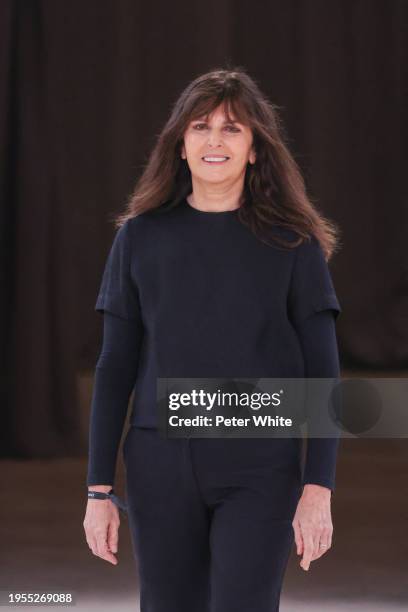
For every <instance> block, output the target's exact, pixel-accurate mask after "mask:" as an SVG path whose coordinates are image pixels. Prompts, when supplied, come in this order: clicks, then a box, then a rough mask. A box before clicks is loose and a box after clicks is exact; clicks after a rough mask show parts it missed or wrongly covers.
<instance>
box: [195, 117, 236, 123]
mask: <svg viewBox="0 0 408 612" xmlns="http://www.w3.org/2000/svg"><path fill="white" fill-rule="evenodd" d="M192 121H205V118H204V117H199V118H198V119H192ZM223 123H224V125H225V124H226V123H240V121H238V120H237V119H231V120H230V121H228V119H226V120H225V121H223Z"/></svg>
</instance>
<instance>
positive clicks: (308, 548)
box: [300, 533, 314, 571]
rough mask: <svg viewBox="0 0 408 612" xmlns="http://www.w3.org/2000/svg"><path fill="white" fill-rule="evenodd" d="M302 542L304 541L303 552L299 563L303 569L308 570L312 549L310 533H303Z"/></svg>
mask: <svg viewBox="0 0 408 612" xmlns="http://www.w3.org/2000/svg"><path fill="white" fill-rule="evenodd" d="M303 542H304V552H303V558H302V560H301V562H300V565H301V566H302V567H303V569H304V570H306V571H307V570H308V569H309V566H310V562H311V560H312V556H313V551H314V541H313V537H312V534H311V533H308V534H306V535H305V534H303Z"/></svg>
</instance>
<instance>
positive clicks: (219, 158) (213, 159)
mask: <svg viewBox="0 0 408 612" xmlns="http://www.w3.org/2000/svg"><path fill="white" fill-rule="evenodd" d="M202 159H203V161H205V162H206V163H207V164H223V163H224V162H226V161H228V160H229V157H227V156H226V155H205V156H204V157H202Z"/></svg>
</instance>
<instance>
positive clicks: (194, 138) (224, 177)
mask: <svg viewBox="0 0 408 612" xmlns="http://www.w3.org/2000/svg"><path fill="white" fill-rule="evenodd" d="M232 119H233V117H232ZM252 145H253V137H252V132H251V129H250V128H249V127H248V126H246V125H243V124H241V123H239V122H233V123H231V122H228V121H227V118H226V116H225V114H224V110H223V108H222V106H219V107H218V108H216V109H215V110H214V111H213V112H212V114H211V115H210V117H209V118H208V119H207V120H206V119H205V118H204V117H200V118H199V119H195V120H193V121H191V122H190V124H189V126H188V127H187V129H186V131H185V133H184V143H183V146H182V149H181V157H182V158H183V159H186V160H187V163H188V166H189V168H190V172H191V174H192V176H193V178H194V179H196V180H200V181H204V182H209V183H221V182H222V183H229V182H234V181H236V180H237V179H239V178H240V177H241V178H242V177H243V176H244V175H245V170H246V166H247V164H248V163H251V164H253V163H255V157H256V156H255V151H254V149H253V146H252ZM225 157H226V158H227V159H225ZM218 158H219V159H218Z"/></svg>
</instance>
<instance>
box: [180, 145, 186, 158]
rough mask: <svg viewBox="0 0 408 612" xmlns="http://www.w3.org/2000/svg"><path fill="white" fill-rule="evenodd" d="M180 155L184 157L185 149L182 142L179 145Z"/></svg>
mask: <svg viewBox="0 0 408 612" xmlns="http://www.w3.org/2000/svg"><path fill="white" fill-rule="evenodd" d="M180 157H181V158H182V159H186V149H185V147H184V143H183V144H182V145H181V149H180Z"/></svg>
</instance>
